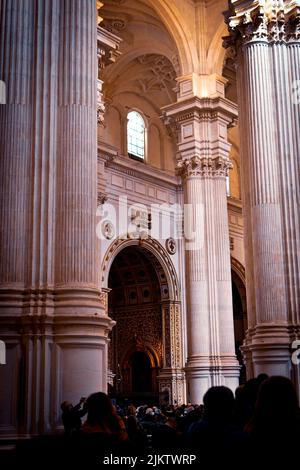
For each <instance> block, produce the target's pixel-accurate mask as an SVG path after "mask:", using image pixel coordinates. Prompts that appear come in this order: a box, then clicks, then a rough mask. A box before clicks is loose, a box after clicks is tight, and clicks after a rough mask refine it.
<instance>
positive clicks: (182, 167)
mask: <svg viewBox="0 0 300 470" xmlns="http://www.w3.org/2000/svg"><path fill="white" fill-rule="evenodd" d="M232 167H233V166H232V163H231V161H230V160H229V158H224V157H201V156H199V155H197V154H196V155H193V156H191V157H187V158H181V159H180V160H178V162H177V171H178V173H179V174H181V176H183V177H190V176H201V177H205V178H208V177H224V178H225V177H226V176H227V175H228V171H229V170H230V169H231V168H232Z"/></svg>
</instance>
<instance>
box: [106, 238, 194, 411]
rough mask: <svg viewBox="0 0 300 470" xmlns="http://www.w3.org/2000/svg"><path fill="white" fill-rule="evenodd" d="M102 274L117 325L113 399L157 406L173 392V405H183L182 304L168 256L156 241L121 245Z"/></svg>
mask: <svg viewBox="0 0 300 470" xmlns="http://www.w3.org/2000/svg"><path fill="white" fill-rule="evenodd" d="M102 272H103V278H102V288H103V289H104V291H105V290H106V291H108V292H109V293H108V298H107V312H108V315H109V316H111V318H112V319H113V320H115V321H116V325H115V327H114V328H113V331H112V333H111V341H110V345H109V369H110V370H111V372H112V374H111V376H112V377H114V379H113V380H112V381H111V384H112V387H110V393H111V395H115V396H118V397H119V398H128V399H132V401H133V402H135V403H138V402H139V401H141V402H144V403H145V402H151V401H155V402H156V403H157V402H158V401H162V399H163V398H164V400H165V397H166V395H167V392H168V397H169V402H170V403H172V402H173V403H174V402H177V403H183V402H184V401H185V379H184V372H183V350H182V323H181V304H180V301H179V288H178V280H177V276H176V272H175V269H174V267H173V265H172V261H171V259H170V257H169V255H168V254H167V252H166V250H165V249H164V248H163V247H162V245H161V244H160V243H159V242H158V241H156V240H154V239H152V238H151V237H148V238H147V239H118V240H116V241H114V242H113V243H112V245H111V246H110V247H109V249H108V250H107V252H106V255H105V257H104V261H103V264H102ZM138 364H139V367H140V368H141V370H142V371H143V374H142V377H140V380H139V379H138V376H139V375H138V372H137V370H138ZM149 364H150V366H149ZM150 375H151V381H150ZM141 382H142V383H143V384H141Z"/></svg>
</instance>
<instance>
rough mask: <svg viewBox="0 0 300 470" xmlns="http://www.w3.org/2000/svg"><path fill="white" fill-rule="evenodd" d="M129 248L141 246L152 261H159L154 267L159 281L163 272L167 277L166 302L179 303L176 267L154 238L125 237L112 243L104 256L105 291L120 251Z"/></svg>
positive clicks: (103, 275) (103, 283)
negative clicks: (112, 266)
mask: <svg viewBox="0 0 300 470" xmlns="http://www.w3.org/2000/svg"><path fill="white" fill-rule="evenodd" d="M128 246H139V247H140V248H142V249H144V250H146V251H147V252H148V254H149V256H150V258H152V260H156V261H158V263H154V266H155V268H156V270H157V274H158V276H159V279H161V274H162V272H163V273H164V274H165V276H166V281H167V285H168V296H167V297H166V298H165V299H164V300H169V301H172V302H179V301H180V288H179V281H178V276H177V273H176V270H175V267H174V265H173V263H172V261H171V259H170V256H169V254H168V253H167V251H166V250H165V249H164V247H163V246H162V245H161V243H160V242H159V241H157V240H155V239H154V238H152V237H148V238H144V239H142V238H139V239H132V238H125V236H124V237H119V238H117V239H116V240H115V241H114V242H113V243H111V245H110V246H109V247H108V249H107V251H106V253H105V255H104V258H103V262H102V267H101V272H102V287H103V288H105V289H106V288H108V276H109V270H110V267H111V265H112V263H113V261H114V259H115V258H116V256H117V255H118V253H120V251H122V250H123V249H124V248H126V247H128ZM159 265H160V266H161V270H160V269H159Z"/></svg>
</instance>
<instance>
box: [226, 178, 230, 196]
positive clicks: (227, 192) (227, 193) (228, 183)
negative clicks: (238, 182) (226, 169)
mask: <svg viewBox="0 0 300 470" xmlns="http://www.w3.org/2000/svg"><path fill="white" fill-rule="evenodd" d="M226 196H230V179H229V175H227V176H226Z"/></svg>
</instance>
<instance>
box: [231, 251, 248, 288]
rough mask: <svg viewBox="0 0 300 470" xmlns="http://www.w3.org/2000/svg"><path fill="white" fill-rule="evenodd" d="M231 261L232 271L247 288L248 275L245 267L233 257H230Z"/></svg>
mask: <svg viewBox="0 0 300 470" xmlns="http://www.w3.org/2000/svg"><path fill="white" fill-rule="evenodd" d="M230 260H231V269H232V270H233V271H234V272H235V273H236V274H237V275H238V277H239V278H240V280H241V281H242V282H243V284H244V286H246V275H245V268H244V266H243V265H242V263H240V262H239V261H238V260H237V259H236V258H234V257H233V256H230Z"/></svg>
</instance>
